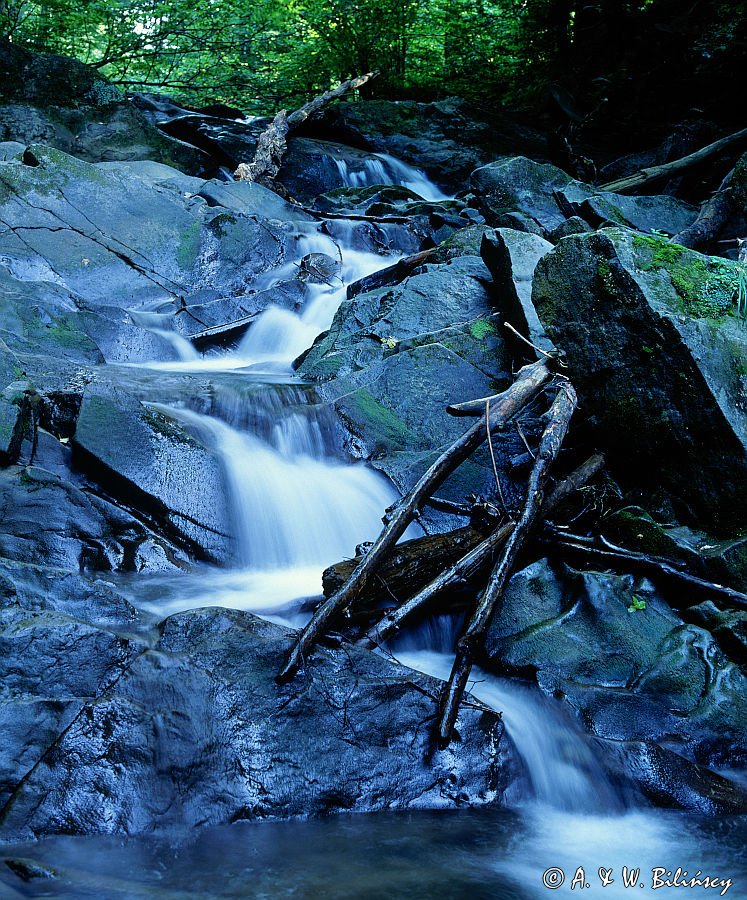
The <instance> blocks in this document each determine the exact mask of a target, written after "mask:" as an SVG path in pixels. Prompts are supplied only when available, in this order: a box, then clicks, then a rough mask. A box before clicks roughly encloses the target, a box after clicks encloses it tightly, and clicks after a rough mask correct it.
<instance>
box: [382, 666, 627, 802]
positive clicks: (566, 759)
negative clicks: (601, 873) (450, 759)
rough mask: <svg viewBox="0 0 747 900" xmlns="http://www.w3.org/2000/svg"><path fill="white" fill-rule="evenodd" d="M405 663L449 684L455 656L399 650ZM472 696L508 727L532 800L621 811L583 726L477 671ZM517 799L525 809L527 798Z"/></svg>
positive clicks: (534, 694) (529, 693) (534, 693)
mask: <svg viewBox="0 0 747 900" xmlns="http://www.w3.org/2000/svg"><path fill="white" fill-rule="evenodd" d="M395 655H396V656H397V658H398V659H399V660H400V662H402V663H404V664H405V665H407V666H409V667H410V668H412V669H416V670H418V671H420V672H425V673H426V674H428V675H433V676H435V677H436V678H440V679H442V680H444V681H445V680H447V679H448V677H449V674H450V672H451V666H452V663H453V661H454V657H453V654H447V653H435V652H433V651H431V650H406V649H403V650H396V651H395ZM469 690H470V693H471V694H473V696H475V697H476V698H477V699H478V700H482V702H483V703H485V704H486V705H487V706H489V707H491V709H494V710H496V711H497V712H500V713H502V714H503V721H504V724H505V727H506V732H507V733H508V735H509V737H510V739H511V741H512V742H513V744H514V747H515V748H516V752H517V754H518V755H519V757H520V758H521V761H522V763H523V764H524V767H525V769H526V775H527V779H528V782H529V785H528V787H529V795H530V797H531V798H532V799H533V800H534V801H535V802H536V803H538V804H539V805H541V806H546V807H551V808H553V809H555V810H558V811H562V812H567V813H592V812H597V813H602V812H609V811H614V810H619V809H620V808H621V801H620V797H619V795H618V792H617V791H616V790H615V788H614V786H613V785H612V782H611V780H610V778H609V777H608V775H607V773H606V772H605V771H604V769H603V767H602V766H601V765H600V763H599V761H598V759H597V757H596V756H595V753H594V751H593V749H592V747H591V745H590V743H589V740H588V739H587V737H586V735H585V734H584V733H583V732H582V730H581V728H580V727H579V726H578V724H577V723H576V722H575V721H573V720H572V719H571V718H570V717H569V716H567V715H564V714H563V712H562V710H561V709H560V708H559V707H558V706H557V705H555V704H553V703H552V701H550V700H549V699H547V698H546V697H544V696H542V695H541V694H540V693H539V691H538V690H532V689H531V688H529V687H527V686H524V685H521V684H517V683H516V682H514V681H510V680H508V679H503V678H498V677H496V676H495V675H491V674H489V673H487V672H483V671H481V670H480V669H478V668H474V669H473V670H472V678H471V681H470V686H469ZM512 799H514V801H515V802H517V803H519V802H520V803H525V802H526V799H527V797H526V795H525V794H524V795H523V796H518V797H515V798H512Z"/></svg>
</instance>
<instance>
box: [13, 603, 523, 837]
mask: <svg viewBox="0 0 747 900" xmlns="http://www.w3.org/2000/svg"><path fill="white" fill-rule="evenodd" d="M3 612H4V618H3V619H2V620H1V621H2V624H1V625H0V643H1V644H2V649H3V651H4V652H3V654H2V656H0V669H1V670H2V674H3V685H4V690H5V694H6V703H5V705H4V709H5V711H6V714H5V715H4V717H3V718H4V720H5V721H6V722H8V723H11V725H12V727H10V728H6V729H5V732H4V733H5V736H6V738H5V740H4V741H3V744H2V749H0V778H1V780H0V791H1V792H2V793H0V835H1V836H2V838H3V839H5V840H19V839H27V838H29V837H31V836H40V835H47V834H55V833H57V834H59V833H75V834H81V833H89V834H90V833H94V832H109V833H120V834H133V833H136V832H144V831H151V830H153V829H162V828H168V827H179V828H183V827H194V826H197V825H210V824H218V823H228V822H235V821H237V820H255V819H268V818H285V817H290V816H298V815H308V814H313V815H321V814H329V813H334V812H343V811H345V812H348V811H371V810H376V809H385V808H413V807H416V808H417V807H421V808H422V807H433V806H436V807H458V806H465V805H485V804H492V803H498V802H500V801H501V800H502V797H503V793H504V791H505V789H506V787H507V786H508V784H509V782H510V781H511V778H512V774H511V772H512V766H511V756H510V751H509V748H508V745H507V742H506V741H505V740H504V738H503V729H502V725H501V722H500V718H499V717H498V716H497V715H496V714H494V713H493V712H491V711H489V710H487V709H486V708H484V707H480V706H479V705H477V706H476V705H474V704H470V705H466V704H465V705H464V706H463V707H462V709H461V711H460V716H459V721H458V729H459V733H460V737H461V741H460V742H459V744H458V745H455V746H453V747H451V748H449V749H447V750H443V751H439V750H434V749H433V748H432V747H431V740H430V727H429V723H430V722H431V721H432V718H433V712H434V705H433V704H434V700H433V697H435V696H436V695H437V693H438V690H439V687H440V685H439V684H438V682H436V681H435V680H434V679H432V678H429V677H427V676H424V675H421V674H419V673H416V672H413V671H411V670H409V669H405V668H403V667H402V666H399V665H395V664H393V663H391V662H389V661H388V660H385V659H383V658H382V657H380V656H378V655H376V654H372V653H369V652H367V651H362V650H356V649H353V650H352V651H351V649H350V648H348V649H346V650H345V652H342V651H331V650H325V649H320V650H319V651H318V652H317V653H315V655H314V661H313V664H312V665H310V666H309V667H308V671H307V673H306V675H304V676H302V677H299V678H297V679H296V680H295V681H294V682H292V683H291V684H289V685H285V686H283V687H280V686H278V685H277V684H276V682H275V674H276V672H277V668H278V664H279V661H280V660H282V658H283V655H284V654H285V653H286V652H287V650H288V648H289V647H290V644H291V641H292V640H293V637H294V635H293V633H292V632H290V631H288V630H287V629H285V628H282V627H280V626H278V625H273V624H270V623H269V622H264V621H262V620H261V619H258V618H256V617H255V616H252V615H250V614H248V613H243V612H239V611H231V610H225V609H209V610H193V611H191V612H188V613H183V614H179V615H175V616H172V617H171V618H169V619H167V620H166V621H165V622H163V623H162V624H161V626H160V629H159V632H160V633H159V635H158V636H157V639H156V642H155V644H154V646H153V647H152V648H148V647H146V646H143V644H142V643H141V642H139V641H138V640H137V639H133V638H123V637H120V636H119V635H118V634H117V633H116V631H112V630H111V629H107V628H104V627H100V626H99V627H96V626H93V625H87V624H84V623H82V622H79V621H75V620H73V619H70V618H69V617H67V616H65V615H64V614H60V613H53V612H50V611H46V612H41V613H29V612H28V611H25V610H24V611H20V612H19V611H15V609H14V608H13V607H11V608H9V609H6V610H4V611H3ZM32 639H33V646H34V648H35V649H34V651H33V652H29V651H28V650H26V649H24V651H23V653H21V652H20V648H21V647H24V648H25V647H26V646H27V645H28V642H29V640H32ZM58 696H60V697H64V698H65V701H64V703H62V702H58V703H56V704H55V702H54V699H53V698H55V697H58ZM48 707H49V709H48ZM22 734H23V735H25V738H26V739H25V741H22V740H21V736H22ZM28 735H33V737H32V739H31V740H29V738H28ZM3 801H7V802H4V803H3Z"/></svg>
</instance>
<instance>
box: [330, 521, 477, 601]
mask: <svg viewBox="0 0 747 900" xmlns="http://www.w3.org/2000/svg"><path fill="white" fill-rule="evenodd" d="M483 537H484V535H483V534H481V533H480V532H479V531H477V529H475V528H472V527H470V526H469V525H466V526H463V527H461V528H455V529H454V530H453V531H447V532H445V533H443V534H426V535H424V536H422V537H417V538H413V540H411V541H404V542H403V543H401V544H397V546H396V547H395V548H394V550H393V551H392V554H391V556H389V557H388V558H387V560H386V562H385V563H384V564H383V565H382V566H381V568H380V569H379V571H378V572H377V573H376V576H375V577H374V578H372V579H371V581H370V582H369V583H368V586H367V588H366V589H365V590H364V591H362V592H361V593H360V594H359V595H358V597H357V598H356V603H365V604H367V605H369V606H371V607H373V606H375V604H376V603H377V601H380V600H381V599H382V598H385V599H391V600H394V601H399V600H400V599H401V598H402V597H409V596H410V595H411V594H413V593H415V591H417V590H419V589H420V588H421V587H422V586H423V585H424V584H426V583H427V582H429V581H430V580H431V578H434V577H435V576H436V575H437V574H438V572H439V570H440V569H442V568H443V567H444V566H448V565H450V564H451V563H453V562H456V561H457V560H458V559H459V558H460V557H462V556H464V554H465V553H467V551H469V550H471V549H472V548H473V547H474V546H476V545H477V544H479V543H480V541H481V540H482V539H483ZM364 556H365V554H363V555H361V556H357V557H355V558H354V559H346V560H343V561H342V562H338V563H335V565H333V566H330V567H329V568H328V569H325V570H324V572H323V573H322V589H323V590H324V596H325V597H331V596H332V594H334V593H335V591H338V590H339V589H340V588H341V587H342V586H343V585H344V584H345V582H346V581H347V580H348V578H350V576H351V575H352V573H353V571H354V570H355V568H356V566H358V565H360V563H361V561H362V559H363V557H364Z"/></svg>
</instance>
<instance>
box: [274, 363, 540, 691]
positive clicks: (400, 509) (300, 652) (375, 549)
mask: <svg viewBox="0 0 747 900" xmlns="http://www.w3.org/2000/svg"><path fill="white" fill-rule="evenodd" d="M550 374H551V373H550V370H549V369H548V367H547V365H546V364H545V363H544V362H536V363H533V364H532V365H530V366H525V367H524V368H523V369H520V371H519V373H518V376H517V378H516V381H515V382H514V383H513V384H512V385H511V387H510V388H509V389H508V390H507V391H505V392H504V393H503V394H500V395H498V397H497V398H496V400H495V403H494V404H493V405H492V407H491V414H490V428H491V429H497V428H502V427H503V426H505V424H506V423H507V422H508V421H509V420H510V419H511V418H512V417H513V416H515V415H516V413H518V412H519V411H520V410H521V409H523V408H524V406H526V404H527V403H528V402H529V401H530V400H531V399H532V398H533V397H534V396H535V395H536V393H537V391H538V390H539V389H540V388H541V387H542V386H543V385H544V384H545V382H546V381H548V379H549V378H550ZM486 435H487V423H486V420H485V418H482V419H480V420H479V421H478V422H476V423H475V424H474V425H473V426H472V428H470V429H469V430H468V431H467V432H465V434H463V435H462V436H461V437H460V438H458V439H457V440H456V441H455V442H454V443H453V444H452V445H451V446H450V447H449V448H448V449H447V450H446V451H445V452H444V453H442V454H441V456H439V458H438V459H437V460H436V461H435V462H434V463H433V464H432V465H431V466H430V467H429V469H428V470H427V471H426V472H425V473H424V474H423V475H422V476H421V478H420V479H419V481H418V482H417V484H416V485H415V486H414V487H413V488H412V490H411V491H410V492H409V493H408V494H406V495H405V496H404V497H402V498H401V499H400V500H399V501H398V502H397V503H395V504H394V506H393V507H392V508H391V509H390V510H389V511H388V515H387V519H386V524H385V527H384V529H383V530H382V532H381V533H380V534H379V536H378V538H377V539H376V541H375V542H374V544H373V546H372V547H371V549H370V550H369V551H368V553H367V554H366V555H365V556H364V557H363V559H362V560H361V562H360V564H359V565H358V566H357V567H356V568H355V570H354V571H353V573H352V574H351V576H350V578H349V579H348V580H347V582H346V583H345V584H344V585H343V587H342V588H340V590H339V591H337V592H336V593H335V594H333V595H332V596H331V597H329V598H328V599H327V600H325V602H324V603H322V605H321V606H320V607H319V609H317V611H316V612H315V613H314V616H313V617H312V619H311V621H309V622H308V624H307V625H306V627H305V628H304V629H303V631H302V632H301V634H300V635H299V637H298V640H297V641H296V643H295V644H294V646H293V648H292V649H291V652H290V654H289V656H288V659H287V661H286V663H285V665H284V666H283V668H282V670H281V671H280V673H279V674H278V676H277V679H276V680H277V681H278V682H279V683H280V684H282V683H284V682H287V681H289V680H290V679H291V678H293V676H294V675H295V673H296V672H297V671H298V669H299V668H300V667H301V665H302V664H303V659H304V655H305V654H306V653H307V652H308V651H310V650H311V648H312V647H313V646H314V644H316V642H317V641H318V639H319V637H320V636H321V634H322V633H323V632H324V630H325V628H326V627H327V625H328V623H329V622H330V620H331V619H332V618H333V617H334V616H335V615H337V614H339V613H340V612H342V610H344V609H345V608H346V607H348V606H349V605H350V604H351V603H352V601H353V600H355V598H356V597H357V596H358V594H359V593H360V592H361V590H362V589H363V588H364V587H365V585H366V583H367V582H368V581H369V580H370V579H371V577H372V576H373V574H374V573H375V572H376V570H377V569H378V568H379V567H380V565H381V563H382V562H383V560H384V558H385V557H386V555H387V553H388V552H389V551H390V550H391V548H392V547H393V546H394V545H395V544H396V543H397V541H398V540H399V538H400V537H401V536H402V534H404V532H405V529H406V528H407V526H408V525H409V524H410V522H411V521H412V519H413V517H414V516H415V513H416V512H417V511H418V510H419V509H420V507H421V505H422V504H423V503H424V502H425V500H426V499H427V498H428V497H430V496H431V494H433V492H434V491H435V490H436V488H437V487H438V486H439V485H440V484H441V483H442V482H443V481H445V479H446V478H447V477H448V476H449V475H450V474H451V473H452V472H453V471H454V469H456V468H457V466H459V465H460V463H462V462H463V461H464V460H465V459H467V457H468V456H469V455H470V454H471V453H472V452H473V451H474V450H476V449H477V447H479V446H480V444H481V443H482V442H483V441H484V440H485V437H486Z"/></svg>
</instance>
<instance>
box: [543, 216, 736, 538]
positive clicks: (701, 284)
mask: <svg viewBox="0 0 747 900" xmlns="http://www.w3.org/2000/svg"><path fill="white" fill-rule="evenodd" d="M737 274H738V272H737V267H736V265H735V264H733V263H729V262H727V261H725V260H714V259H712V258H710V257H706V256H702V255H700V254H698V253H695V252H693V251H689V250H685V249H684V248H680V247H677V246H675V245H673V244H670V243H668V242H666V241H664V240H660V239H658V238H652V237H647V236H642V235H639V234H636V233H635V232H632V231H628V230H625V229H605V230H603V231H600V232H597V233H595V234H589V235H576V236H572V237H568V238H565V239H564V240H562V241H561V242H560V244H558V246H557V247H556V248H555V250H553V251H552V252H551V253H548V254H547V255H546V256H545V257H544V258H543V259H542V260H540V262H539V264H538V266H537V269H536V272H535V277H534V287H533V293H532V300H533V303H534V305H535V307H536V309H537V313H538V315H539V317H540V320H541V321H542V324H543V325H544V327H545V329H546V330H547V332H548V334H549V335H550V337H551V338H552V339H553V341H554V342H555V344H556V345H557V346H558V347H559V348H560V349H561V350H563V351H564V353H565V357H566V361H567V364H568V366H569V375H570V377H571V378H572V379H573V381H574V384H575V385H576V388H577V390H578V391H579V395H580V398H581V409H582V410H584V411H585V412H586V414H587V415H588V416H589V418H590V419H591V422H592V424H593V425H594V427H595V429H596V433H597V439H598V440H599V441H600V443H601V444H602V445H603V446H604V447H605V449H606V450H607V452H608V453H609V458H610V461H611V462H612V464H613V466H614V467H615V469H616V472H617V474H618V476H619V477H620V478H621V480H622V481H623V482H624V483H626V484H627V485H629V486H631V487H635V488H643V489H644V490H645V491H647V492H648V493H649V494H650V495H651V496H654V497H656V498H657V499H658V500H666V501H667V502H668V503H671V504H673V505H674V508H675V510H676V512H677V513H679V515H680V516H682V517H683V520H684V521H685V522H687V523H688V524H691V525H696V526H699V527H702V528H705V529H706V530H709V531H712V532H713V533H715V534H716V535H720V536H726V535H729V534H732V535H734V534H739V533H744V532H745V531H746V530H747V417H746V414H745V410H747V395H746V393H745V371H744V360H745V358H747V327H745V324H744V322H743V320H742V319H741V318H739V317H738V316H737V315H736V310H735V307H734V306H733V304H732V301H731V297H730V295H729V291H730V290H731V285H733V284H735V280H734V279H736V277H737ZM719 298H720V299H719ZM726 298H728V302H727V299H726Z"/></svg>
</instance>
